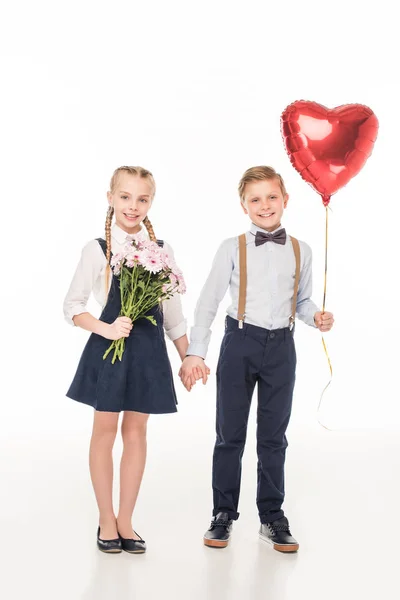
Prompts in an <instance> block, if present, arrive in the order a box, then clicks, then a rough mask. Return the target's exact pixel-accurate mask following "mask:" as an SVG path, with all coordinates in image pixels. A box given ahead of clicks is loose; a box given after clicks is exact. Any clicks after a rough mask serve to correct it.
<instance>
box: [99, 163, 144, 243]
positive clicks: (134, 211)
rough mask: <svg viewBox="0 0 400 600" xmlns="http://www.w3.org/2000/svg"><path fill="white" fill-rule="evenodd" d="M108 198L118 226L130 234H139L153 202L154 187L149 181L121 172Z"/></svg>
mask: <svg viewBox="0 0 400 600" xmlns="http://www.w3.org/2000/svg"><path fill="white" fill-rule="evenodd" d="M107 198H108V203H109V205H110V206H112V207H113V208H114V215H115V221H116V223H117V225H118V226H119V227H121V229H123V230H124V231H126V232H127V233H129V234H132V233H137V232H138V231H139V230H140V229H141V227H140V223H141V222H142V221H143V219H144V218H145V216H146V215H147V213H148V211H149V208H150V206H151V203H152V201H153V187H152V185H151V183H150V181H148V180H147V179H144V178H143V177H139V176H137V175H131V174H130V173H127V172H124V171H121V172H120V173H119V174H118V178H117V184H116V186H115V189H114V191H113V192H108V194H107Z"/></svg>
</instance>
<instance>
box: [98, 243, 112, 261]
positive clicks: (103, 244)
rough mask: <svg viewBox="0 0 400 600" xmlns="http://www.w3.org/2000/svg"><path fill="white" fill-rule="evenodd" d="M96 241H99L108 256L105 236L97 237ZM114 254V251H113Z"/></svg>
mask: <svg viewBox="0 0 400 600" xmlns="http://www.w3.org/2000/svg"><path fill="white" fill-rule="evenodd" d="M96 242H99V244H100V248H101V249H102V250H103V252H104V256H105V257H106V258H107V242H106V240H104V239H103V238H96ZM111 256H112V253H111Z"/></svg>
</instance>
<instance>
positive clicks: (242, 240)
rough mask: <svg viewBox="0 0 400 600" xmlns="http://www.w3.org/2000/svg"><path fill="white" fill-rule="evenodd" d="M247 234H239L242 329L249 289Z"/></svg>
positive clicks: (240, 318)
mask: <svg viewBox="0 0 400 600" xmlns="http://www.w3.org/2000/svg"><path fill="white" fill-rule="evenodd" d="M246 250H247V249H246V234H245V233H243V234H242V235H240V236H239V305H238V321H239V327H240V329H242V328H243V321H244V311H245V306H246V289H247V251H246Z"/></svg>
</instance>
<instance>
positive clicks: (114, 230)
mask: <svg viewBox="0 0 400 600" xmlns="http://www.w3.org/2000/svg"><path fill="white" fill-rule="evenodd" d="M111 235H112V237H113V238H114V239H115V240H116V241H117V242H118V244H124V243H125V242H126V237H127V236H128V235H129V233H126V231H124V230H123V229H121V227H119V226H118V225H117V224H116V223H114V224H113V225H112V227H111ZM135 236H136V237H137V238H138V239H146V237H147V236H146V232H145V227H143V226H142V227H141V229H140V231H138V232H137V233H136V234H135Z"/></svg>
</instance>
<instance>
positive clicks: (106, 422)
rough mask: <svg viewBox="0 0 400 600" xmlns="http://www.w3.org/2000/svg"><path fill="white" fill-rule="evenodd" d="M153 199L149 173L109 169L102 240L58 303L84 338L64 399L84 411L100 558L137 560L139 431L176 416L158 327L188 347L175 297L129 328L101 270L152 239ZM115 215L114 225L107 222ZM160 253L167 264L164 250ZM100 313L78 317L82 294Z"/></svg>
mask: <svg viewBox="0 0 400 600" xmlns="http://www.w3.org/2000/svg"><path fill="white" fill-rule="evenodd" d="M154 194H155V183H154V179H153V176H152V174H151V173H150V172H149V171H147V170H145V169H143V168H141V167H120V168H118V169H116V171H115V172H114V174H113V176H112V178H111V184H110V191H109V192H108V194H107V197H108V203H109V208H108V212H107V219H106V226H105V234H106V235H105V237H106V239H105V240H103V239H97V240H92V241H91V242H89V243H88V244H87V245H86V246H85V247H84V249H83V251H82V256H81V259H80V262H79V264H78V267H77V269H76V272H75V275H74V277H73V279H72V282H71V285H70V288H69V291H68V294H67V296H66V298H65V302H64V314H65V317H66V319H67V320H68V321H69V322H70V323H71V324H72V325H76V326H78V327H82V328H83V329H86V330H88V331H91V332H92V335H91V336H90V338H89V340H88V342H87V344H86V347H85V349H84V351H83V354H82V357H81V360H80V362H79V366H78V369H77V372H76V375H75V377H74V380H73V382H72V384H71V386H70V388H69V390H68V393H67V396H68V397H69V398H72V399H73V400H77V401H78V402H83V403H85V404H88V405H90V406H92V407H93V408H94V409H95V411H94V422H93V432H92V438H91V443H90V460H89V464H90V474H91V479H92V483H93V487H94V492H95V495H96V500H97V504H98V507H99V513H100V518H99V527H98V531H97V545H98V548H99V549H100V550H102V551H103V552H121V550H126V551H127V552H132V553H143V552H145V550H146V546H145V542H144V540H143V539H142V538H141V537H140V536H139V535H138V534H136V532H135V531H134V530H133V529H132V524H131V519H132V513H133V509H134V507H135V503H136V499H137V496H138V493H139V488H140V483H141V480H142V476H143V472H144V467H145V462H146V426H147V420H148V418H149V414H156V413H172V412H176V404H177V401H176V395H175V389H174V383H173V378H172V372H171V366H170V363H169V360H168V355H167V348H166V345H165V339H164V328H165V331H166V333H167V335H168V337H169V338H170V339H171V340H172V341H173V342H174V344H175V347H176V349H177V351H178V353H179V356H180V357H181V359H182V360H183V358H184V357H185V354H186V350H187V348H188V340H187V337H186V321H185V319H184V317H183V314H182V307H181V300H180V296H179V294H175V295H174V296H172V297H171V298H170V299H168V300H166V301H164V303H163V307H162V310H161V309H160V308H159V307H158V306H157V307H155V308H154V309H152V310H151V311H149V312H148V313H147V314H151V315H153V316H154V318H155V319H156V322H157V326H154V325H153V324H152V323H150V322H149V321H148V320H147V319H139V320H138V321H137V322H135V324H134V328H133V330H132V322H131V320H130V319H129V318H127V317H119V316H118V315H119V312H120V308H121V303H120V292H119V280H118V279H117V278H116V277H115V276H114V275H113V274H112V272H111V270H110V266H109V262H110V258H111V256H112V254H113V253H116V252H119V251H120V250H121V249H122V247H123V246H124V244H125V243H126V241H127V239H131V238H129V236H130V235H133V234H136V236H137V237H139V238H140V237H142V236H145V232H144V228H143V226H142V225H144V226H145V228H146V229H147V231H148V234H149V236H150V239H151V240H152V241H157V243H158V244H159V245H160V246H162V245H164V244H163V242H162V241H160V240H156V237H155V235H154V231H153V227H152V225H151V223H150V221H149V219H148V217H147V213H148V211H149V209H150V207H151V204H152V201H153V198H154ZM113 216H115V223H114V224H113V225H112V219H113ZM165 248H166V250H167V252H168V253H169V255H170V256H171V257H173V252H172V249H171V247H170V246H169V245H168V244H165ZM92 291H93V293H94V296H95V298H96V300H97V301H98V302H99V303H101V304H102V305H103V306H104V308H103V312H102V313H101V316H100V318H99V319H96V318H95V317H93V316H92V315H91V314H90V313H88V312H87V310H86V304H87V301H88V298H89V296H90V293H91V292H92ZM122 337H124V338H127V339H126V344H125V352H124V355H123V360H122V361H118V360H117V361H116V363H115V364H111V360H109V359H108V360H103V354H104V352H105V350H106V349H107V348H108V346H109V345H110V340H118V339H120V338H122ZM122 411H123V412H124V415H123V419H122V426H121V432H122V439H123V454H122V459H121V465H120V501H119V510H118V515H117V517H116V516H115V514H114V510H113V504H112V484H113V462H112V448H113V444H114V440H115V436H116V433H117V427H118V417H119V413H120V412H122Z"/></svg>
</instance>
